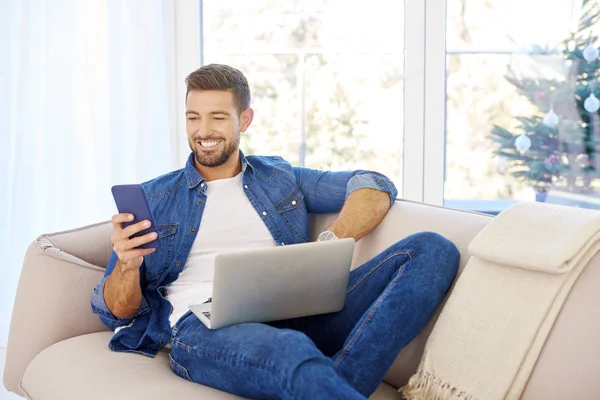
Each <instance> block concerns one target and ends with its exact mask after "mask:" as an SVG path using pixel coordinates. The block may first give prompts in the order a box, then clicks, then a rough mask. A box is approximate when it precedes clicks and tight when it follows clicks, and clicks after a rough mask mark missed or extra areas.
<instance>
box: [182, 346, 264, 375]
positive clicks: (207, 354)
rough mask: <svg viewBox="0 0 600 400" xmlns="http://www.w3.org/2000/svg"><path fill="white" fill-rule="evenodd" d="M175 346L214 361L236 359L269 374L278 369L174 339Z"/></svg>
mask: <svg viewBox="0 0 600 400" xmlns="http://www.w3.org/2000/svg"><path fill="white" fill-rule="evenodd" d="M173 344H176V345H178V346H180V347H183V348H184V349H185V351H186V352H188V353H192V354H196V355H199V356H204V357H208V358H212V359H213V360H215V359H216V360H218V359H221V358H223V357H227V358H232V359H235V360H236V361H238V362H240V363H242V364H244V365H245V366H248V367H253V368H258V369H262V370H264V371H267V372H269V373H272V372H274V371H275V369H276V368H275V367H274V366H272V365H268V364H260V363H255V362H251V361H248V360H247V359H245V358H244V357H240V356H238V355H236V354H234V353H226V352H219V351H214V350H205V349H199V348H196V347H192V346H190V345H189V344H186V343H184V342H181V341H179V340H175V339H173Z"/></svg>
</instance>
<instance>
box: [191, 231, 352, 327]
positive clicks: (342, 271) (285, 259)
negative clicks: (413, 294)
mask: <svg viewBox="0 0 600 400" xmlns="http://www.w3.org/2000/svg"><path fill="white" fill-rule="evenodd" d="M353 252H354V239H352V238H348V239H338V240H332V241H326V242H310V243H301V244H293V245H287V246H279V247H274V248H265V249H250V250H242V251H236V252H231V253H224V254H218V255H217V256H216V258H215V272H214V278H213V295H212V299H211V300H210V302H207V303H203V304H192V305H190V306H189V309H190V310H191V311H192V312H193V313H194V314H195V315H196V317H198V318H199V319H200V321H202V322H203V323H204V325H206V326H207V327H208V328H209V329H219V328H223V327H226V326H230V325H235V324H242V323H247V322H269V321H278V320H283V319H289V318H297V317H305V316H309V315H317V314H325V313H331V312H336V311H340V310H341V309H342V308H343V307H344V301H345V298H346V289H347V286H348V278H349V276H350V267H351V264H352V254H353Z"/></svg>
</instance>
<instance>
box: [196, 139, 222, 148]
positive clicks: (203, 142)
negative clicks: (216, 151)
mask: <svg viewBox="0 0 600 400" xmlns="http://www.w3.org/2000/svg"><path fill="white" fill-rule="evenodd" d="M221 142H222V140H198V141H197V143H200V146H202V147H204V148H207V149H210V148H211V147H215V146H217V145H218V144H219V143H221Z"/></svg>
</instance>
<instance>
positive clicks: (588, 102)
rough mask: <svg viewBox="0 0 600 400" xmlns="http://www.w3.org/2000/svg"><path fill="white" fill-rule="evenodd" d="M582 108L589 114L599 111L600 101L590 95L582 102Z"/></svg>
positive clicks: (593, 95)
mask: <svg viewBox="0 0 600 400" xmlns="http://www.w3.org/2000/svg"><path fill="white" fill-rule="evenodd" d="M583 107H584V108H585V110H586V111H587V112H589V113H591V114H593V113H595V112H597V111H598V110H600V100H598V98H597V97H596V95H595V94H594V93H592V94H590V95H589V97H588V98H587V99H585V101H584V102H583Z"/></svg>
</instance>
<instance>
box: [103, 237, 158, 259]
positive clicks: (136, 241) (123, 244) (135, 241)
mask: <svg viewBox="0 0 600 400" xmlns="http://www.w3.org/2000/svg"><path fill="white" fill-rule="evenodd" d="M157 236H158V235H157V234H156V232H150V233H147V234H145V235H143V236H138V237H135V238H132V239H124V240H123V239H121V240H115V239H113V240H115V241H114V242H113V250H114V251H115V253H117V254H119V253H124V252H126V251H129V250H132V249H135V248H136V247H139V246H141V245H143V244H146V243H150V242H151V241H153V240H154V239H156V238H157Z"/></svg>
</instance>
